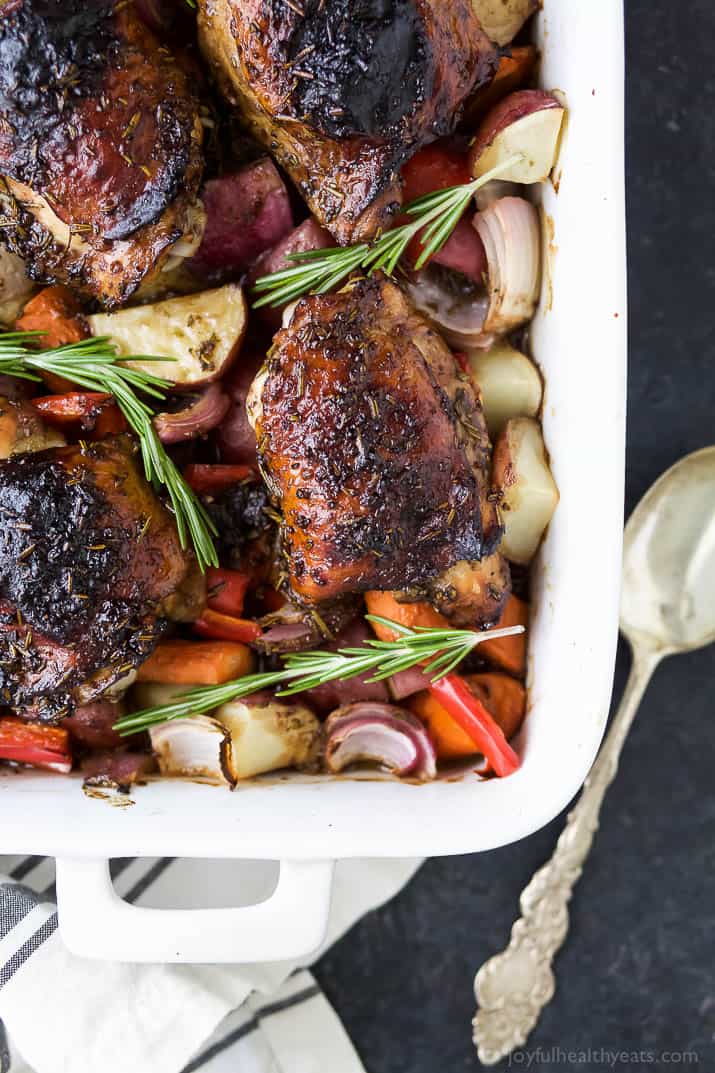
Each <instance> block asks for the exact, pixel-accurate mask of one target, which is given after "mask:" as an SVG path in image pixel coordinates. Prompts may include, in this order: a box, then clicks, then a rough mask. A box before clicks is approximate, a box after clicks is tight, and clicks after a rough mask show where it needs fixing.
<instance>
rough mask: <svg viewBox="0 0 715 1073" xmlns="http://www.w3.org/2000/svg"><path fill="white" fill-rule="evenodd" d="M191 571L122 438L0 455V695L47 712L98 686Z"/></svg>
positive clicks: (131, 662) (137, 644) (55, 714)
mask: <svg viewBox="0 0 715 1073" xmlns="http://www.w3.org/2000/svg"><path fill="white" fill-rule="evenodd" d="M188 569H189V561H188V559H187V557H186V556H185V555H184V553H183V552H182V550H181V548H180V546H179V541H178V536H177V533H176V527H175V525H174V523H173V520H172V518H171V516H170V515H169V513H168V512H167V511H166V510H165V509H164V507H163V506H161V504H160V503H159V501H158V500H157V499H156V497H155V495H154V493H153V491H152V489H151V488H150V486H149V485H148V484H147V483H146V481H145V480H144V477H143V476H142V474H141V473H140V470H139V468H138V466H137V460H136V456H135V454H134V452H133V450H132V445H131V441H130V440H129V439H128V438H119V439H115V440H104V441H102V442H100V443H96V444H91V445H87V444H84V445H77V446H72V447H60V448H54V449H51V450H47V451H38V452H34V453H29V454H23V455H18V456H15V457H13V458H10V459H8V460H7V461H4V462H0V698H1V699H2V700H3V701H4V703H6V704H8V705H11V706H12V707H14V708H19V709H25V710H29V711H30V712H32V714H33V715H34V716H35V717H36V718H40V719H53V718H59V717H60V716H61V715H63V714H67V711H68V710H69V709H70V708H71V707H72V706H73V705H74V704H76V703H81V702H83V701H86V700H89V699H91V698H92V696H94V695H97V694H98V693H100V692H102V690H103V689H104V688H106V687H107V686H108V685H110V684H111V683H112V682H113V681H115V680H117V679H118V678H121V677H122V676H123V675H126V673H127V671H128V670H130V669H131V668H132V667H134V666H136V665H137V664H139V663H141V662H142V661H143V660H144V659H145V658H146V657H147V655H148V654H149V653H150V652H151V649H152V648H153V646H154V644H155V642H156V640H157V638H158V637H159V635H160V634H161V632H162V629H163V626H164V622H163V620H162V619H161V617H160V612H161V604H162V601H166V600H167V599H168V598H170V597H171V596H172V595H173V594H174V593H175V592H176V590H177V589H178V588H179V587H180V586H181V584H182V582H183V581H184V579H185V577H186V575H187V572H188Z"/></svg>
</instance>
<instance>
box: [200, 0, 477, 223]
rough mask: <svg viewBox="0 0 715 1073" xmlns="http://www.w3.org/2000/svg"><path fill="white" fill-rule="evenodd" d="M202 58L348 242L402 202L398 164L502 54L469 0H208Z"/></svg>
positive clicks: (441, 125)
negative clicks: (486, 31)
mask: <svg viewBox="0 0 715 1073" xmlns="http://www.w3.org/2000/svg"><path fill="white" fill-rule="evenodd" d="M199 6H200V14H199V35H200V42H201V45H202V49H203V52H204V55H205V57H206V58H207V59H208V61H209V63H210V64H211V66H212V69H213V72H214V74H215V76H216V78H217V80H218V82H219V84H220V86H221V87H222V89H223V92H224V94H225V95H226V96H227V98H228V99H229V100H230V101H231V102H232V103H233V104H234V105H235V106H236V107H237V108H238V109H239V111H240V112H241V114H242V115H243V118H244V120H245V122H246V124H247V126H248V128H249V130H250V132H251V133H252V134H253V136H254V137H255V138H256V140H257V141H259V142H260V143H261V144H262V145H264V146H266V147H267V148H269V149H270V151H271V153H272V154H273V155H274V157H275V158H276V160H277V161H278V162H279V163H280V164H281V165H282V166H283V167H284V168H285V169H286V171H287V172H288V173H289V174H290V176H291V178H292V179H293V180H294V182H295V183H296V184H297V186H298V188H299V190H300V192H301V194H302V195H303V197H304V198H305V200H306V202H307V203H308V206H309V208H310V209H311V211H312V212H313V213H314V215H315V216H316V217H317V218H318V220H319V221H320V223H322V224H323V225H324V226H325V227H327V228H328V229H329V230H330V231H331V232H332V233H333V235H334V236H335V238H336V239H337V240H338V242H340V243H341V244H348V243H350V242H357V241H362V240H363V239H367V238H370V237H372V236H373V235H374V234H375V232H376V231H377V230H378V228H380V227H384V226H386V225H387V224H389V221H390V218H391V216H392V215H393V214H394V212H395V211H396V209H397V208H398V207H399V204H400V201H401V190H400V183H399V178H398V175H399V169H400V166H401V165H402V164H403V163H404V161H405V160H406V159H407V158H408V157H409V156H410V155H411V154H412V153H414V152H415V151H416V150H417V149H419V148H420V146H422V145H425V144H426V143H428V142H431V141H433V140H434V139H435V138H438V137H440V136H441V135H443V134H448V133H450V132H451V131H452V130H453V129H454V126H455V125H456V122H457V120H458V118H459V112H460V108H461V105H462V104H463V102H464V101H465V100H466V98H467V97H468V96H469V94H470V93H471V92H472V91H473V90H474V89H476V88H478V87H479V86H480V85H483V84H486V83H488V82H489V81H490V80H491V78H492V77H493V75H494V72H495V70H496V67H497V63H498V56H497V52H496V50H495V48H494V47H493V45H492V44H491V42H490V41H489V39H488V38H487V37H486V35H485V34H484V33H483V31H482V30H481V28H480V25H479V22H478V20H477V18H476V16H475V14H474V11H473V7H472V4H471V2H470V0H439V2H436V0H358V2H357V3H356V2H355V0H301V2H300V3H295V4H294V3H287V2H285V0H201V3H200V5H199Z"/></svg>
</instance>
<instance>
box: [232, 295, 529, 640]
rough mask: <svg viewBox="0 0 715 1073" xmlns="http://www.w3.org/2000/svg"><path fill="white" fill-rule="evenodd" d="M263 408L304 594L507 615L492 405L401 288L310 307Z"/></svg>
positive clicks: (467, 614)
mask: <svg viewBox="0 0 715 1073" xmlns="http://www.w3.org/2000/svg"><path fill="white" fill-rule="evenodd" d="M248 407H249V416H251V417H252V419H253V420H254V422H255V429H256V434H257V438H258V450H259V457H260V459H261V464H262V467H263V470H264V474H265V477H266V480H267V482H268V485H269V488H270V489H271V490H272V492H273V494H274V496H275V498H276V501H277V503H278V505H279V507H280V509H281V511H282V515H283V546H284V552H285V555H286V558H287V563H288V569H289V574H290V583H291V586H292V588H293V591H294V592H295V594H296V595H297V596H298V598H299V599H300V600H301V601H303V602H304V603H306V604H309V605H316V604H319V603H322V602H325V601H334V600H336V599H342V598H345V597H346V595H347V594H349V593H355V592H364V591H366V590H369V589H382V590H399V591H401V592H403V593H404V598H405V599H425V597H427V598H436V597H437V596H439V603H440V605H441V606H442V607H443V608H444V610H445V612H446V613H449V612H450V610H452V611H454V615H455V616H456V617H457V618H460V619H462V620H468V621H469V622H470V623H474V622H475V621H476V622H480V623H482V624H488V623H490V622H492V621H494V620H496V619H497V618H498V617H499V613H500V611H501V609H502V606H503V603H504V601H505V599H506V596H507V595H508V592H509V574H508V569H507V567H506V564H505V563H504V562H503V560H502V559H501V557H500V556H499V555H498V554H496V548H497V545H498V543H499V539H500V536H501V526H500V522H499V517H498V512H497V509H496V507H495V504H494V502H493V501H492V497H491V496H490V494H489V471H490V456H491V449H490V444H489V438H488V434H487V431H486V425H485V422H484V418H483V414H482V410H481V404H480V402H479V399H478V398H477V397H476V396H475V393H474V390H473V388H472V386H471V383H470V381H469V380H468V378H467V377H466V376H463V375H462V374H460V372H459V371H458V369H457V366H456V364H455V361H454V358H453V356H452V354H451V352H450V350H449V349H448V348H447V346H446V345H445V344H444V343H443V342H442V340H441V339H440V337H439V336H438V335H437V334H436V333H435V332H434V331H433V330H432V329H431V328H430V327H429V325H428V324H427V322H426V321H425V320H423V318H422V317H421V316H420V315H419V314H417V313H415V312H414V310H413V309H412V308H411V306H410V305H409V302H408V300H407V298H406V297H405V295H404V294H403V292H402V291H401V290H400V289H399V288H398V287H397V286H396V285H395V284H393V283H391V282H389V281H387V280H386V279H384V278H380V277H373V278H371V279H368V280H362V281H359V282H356V283H354V284H352V285H350V286H349V287H347V288H346V289H345V290H343V291H341V292H340V293H338V294H334V295H324V296H313V297H310V298H306V299H304V300H303V301H301V302H300V303H299V304H298V306H297V307H296V310H295V312H294V313H293V317H292V320H291V322H290V324H289V326H288V327H287V328H285V329H284V330H282V331H281V332H279V333H278V334H277V335H276V337H275V340H274V346H273V348H272V351H271V354H270V357H269V359H268V362H267V364H266V366H265V368H264V370H263V371H262V373H261V374H259V377H258V378H257V380H256V381H255V383H254V386H253V390H252V394H251V396H249V400H248ZM458 563H462V564H465V565H463V568H462V569H463V571H465V570H466V573H467V575H468V576H467V577H460V578H459V579H458V580H459V584H457V578H456V576H455V575H454V574H452V575H450V570H451V569H452V568H454V567H455V564H458ZM475 571H476V574H477V578H478V582H475V581H474V576H473V575H474V572H475ZM470 585H471V589H470ZM468 589H470V591H469V592H468V591H467V590H468ZM467 605H468V606H467Z"/></svg>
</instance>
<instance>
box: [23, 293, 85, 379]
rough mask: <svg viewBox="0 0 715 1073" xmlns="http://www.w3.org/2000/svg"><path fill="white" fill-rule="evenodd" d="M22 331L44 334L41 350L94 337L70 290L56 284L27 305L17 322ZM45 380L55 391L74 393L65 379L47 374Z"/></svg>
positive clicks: (38, 340) (39, 341)
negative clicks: (90, 336)
mask: <svg viewBox="0 0 715 1073" xmlns="http://www.w3.org/2000/svg"><path fill="white" fill-rule="evenodd" d="M15 328H16V329H17V331H19V332H44V333H45V334H44V335H42V336H38V337H37V346H38V348H39V349H41V350H48V349H50V348H51V347H58V346H65V345H66V344H67V343H78V342H79V341H80V339H86V338H87V336H88V335H89V334H90V332H89V328H88V326H87V323H86V321H85V319H84V317H83V316H82V313H81V309H80V306H79V303H78V302H77V299H76V298H75V297H74V295H73V294H72V291H71V290H70V289H69V287H63V286H62V285H61V284H59V283H58V284H55V285H53V286H52V287H44V288H43V289H42V290H41V291H40V293H39V294H36V295H35V297H34V298H31V299H30V301H29V302H28V303H27V305H26V306H25V308H24V310H23V312H22V316H21V317H20V319H19V320H18V321H16V323H15ZM43 380H44V381H45V383H46V384H47V386H48V387H49V388H50V390H51V391H60V392H62V391H70V390H71V389H72V384H71V383H70V381H69V380H66V379H65V378H64V377H62V376H55V374H54V373H44V374H43Z"/></svg>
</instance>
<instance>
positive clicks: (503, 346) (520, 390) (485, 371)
mask: <svg viewBox="0 0 715 1073" xmlns="http://www.w3.org/2000/svg"><path fill="white" fill-rule="evenodd" d="M467 360H468V362H469V369H470V372H471V374H472V378H473V379H474V381H475V382H476V383H477V384H478V386H479V391H480V393H481V397H482V406H483V407H484V416H485V418H486V420H487V427H488V428H489V435H490V436H491V438H492V440H495V439H496V438H497V436H498V435H499V433H500V432H501V430H502V429H503V428H504V425H505V424H506V423H507V421H508V420H509V419H510V418H512V417H536V415H537V414H538V412H539V408H540V406H541V395H542V383H541V376H540V375H539V371H538V369H537V368H536V366H535V365H534V363H533V361H531V360H530V359H529V358H527V356H526V354H522V353H521V351H519V350H515V349H514V347H513V346H509V344H508V343H497V344H496V345H495V346H493V347H492V348H491V350H469V351H467Z"/></svg>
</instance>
